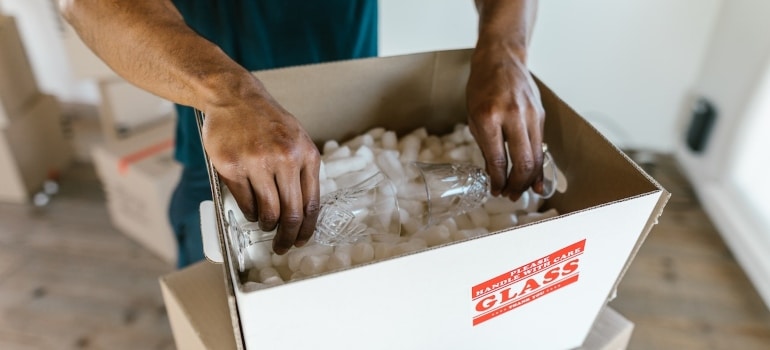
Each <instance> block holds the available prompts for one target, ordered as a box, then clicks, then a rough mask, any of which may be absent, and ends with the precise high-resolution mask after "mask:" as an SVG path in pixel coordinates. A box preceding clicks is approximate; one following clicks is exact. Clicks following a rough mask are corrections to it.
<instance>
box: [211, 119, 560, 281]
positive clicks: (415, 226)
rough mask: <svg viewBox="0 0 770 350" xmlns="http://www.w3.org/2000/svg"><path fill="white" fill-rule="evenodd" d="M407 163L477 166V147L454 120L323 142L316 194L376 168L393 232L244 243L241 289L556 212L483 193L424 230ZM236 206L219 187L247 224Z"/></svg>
mask: <svg viewBox="0 0 770 350" xmlns="http://www.w3.org/2000/svg"><path fill="white" fill-rule="evenodd" d="M414 161H420V162H429V163H473V164H474V165H476V166H479V167H482V168H483V167H484V158H483V156H482V153H481V150H480V149H479V147H478V145H477V144H476V142H475V140H474V138H473V136H472V135H471V133H470V131H469V129H468V127H467V126H466V125H463V124H458V125H456V126H455V128H454V131H453V132H452V133H450V134H447V135H444V136H440V137H439V136H436V135H429V134H428V133H427V131H426V130H425V129H424V128H420V129H417V130H414V131H413V132H411V133H410V134H408V135H405V136H403V137H401V138H400V139H399V138H397V136H396V133H395V132H393V131H389V130H385V129H383V128H375V129H372V130H369V131H368V132H367V133H365V134H362V135H359V136H357V137H355V138H353V139H351V140H350V141H347V142H345V143H342V144H339V143H338V142H336V141H328V142H326V143H325V144H324V146H323V151H322V162H321V168H320V187H321V195H322V196H323V195H324V194H327V193H330V192H332V191H335V190H337V189H338V188H344V187H346V186H351V185H353V184H355V183H356V181H361V180H363V179H366V178H367V177H369V176H371V175H372V174H374V173H376V172H377V171H381V172H382V173H384V174H385V175H386V176H387V177H388V178H389V179H391V181H392V182H393V184H394V185H395V187H396V189H397V197H398V206H399V212H398V216H399V218H400V221H401V232H400V235H396V234H390V235H389V234H385V235H372V236H370V237H365V238H362V239H360V240H359V241H357V242H354V243H351V244H343V245H336V246H327V245H322V244H318V243H315V242H313V241H312V240H311V243H308V244H307V245H306V246H304V247H301V248H292V249H291V250H290V251H289V252H288V253H286V254H285V255H277V254H275V253H273V252H272V251H271V250H270V244H263V245H262V246H261V247H259V248H257V247H250V248H249V249H246V251H247V252H248V255H249V259H248V260H249V263H248V265H247V266H246V267H247V270H246V273H245V275H244V276H245V278H246V281H247V282H246V283H245V288H246V290H256V289H261V288H265V287H269V286H275V285H280V284H283V283H286V282H288V281H292V280H296V279H299V278H303V277H306V276H312V275H318V274H323V273H327V272H331V271H335V270H339V269H344V268H349V267H351V266H356V265H360V264H365V263H369V262H372V261H377V260H382V259H387V258H390V257H394V256H398V255H402V254H406V253H412V252H416V251H420V250H422V249H426V248H428V247H434V246H439V245H442V244H446V243H450V242H454V241H459V240H464V239H469V238H473V237H476V236H480V235H484V234H487V233H489V232H494V231H498V230H503V229H507V228H511V227H513V226H517V225H522V224H527V223H532V222H536V221H539V220H543V219H546V218H550V217H555V216H557V215H558V212H556V210H554V209H549V210H547V211H544V212H539V211H538V210H539V208H540V207H541V206H542V204H543V202H544V200H543V199H542V198H541V197H540V196H539V195H538V194H536V193H535V192H533V191H532V190H529V191H527V192H525V193H524V194H523V195H522V196H521V198H519V199H518V200H517V201H515V202H513V201H510V200H509V199H507V198H502V197H493V196H491V195H489V196H488V198H487V199H486V201H485V202H484V204H483V205H482V207H480V208H477V209H474V210H472V211H470V212H467V213H465V214H463V215H459V216H455V217H453V218H450V219H447V220H445V221H443V222H441V223H440V224H437V225H433V226H428V227H424V226H422V225H421V224H420V223H419V222H418V221H417V220H416V219H414V218H415V217H418V216H420V214H421V213H422V211H424V210H425V208H426V203H424V202H420V201H419V200H418V199H417V198H419V196H415V193H420V191H424V189H421V188H420V186H422V185H421V184H419V183H418V182H417V181H416V180H417V177H418V176H420V175H419V173H418V172H416V171H414V170H412V169H411V168H410V167H408V166H406V165H407V164H410V163H411V162H414ZM237 208H238V207H237V205H236V204H235V201H234V199H233V198H232V195H230V194H229V193H228V192H227V191H225V210H229V209H232V210H233V211H235V212H237V214H236V216H238V222H239V223H243V224H245V225H254V224H253V223H247V222H246V220H245V219H244V218H243V216H242V214H241V213H240V211H239V210H238V209H237Z"/></svg>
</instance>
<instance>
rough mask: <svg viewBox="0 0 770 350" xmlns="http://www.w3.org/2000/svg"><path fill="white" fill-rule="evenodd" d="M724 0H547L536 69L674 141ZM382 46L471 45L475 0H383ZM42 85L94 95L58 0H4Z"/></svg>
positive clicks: (589, 106) (591, 104)
mask: <svg viewBox="0 0 770 350" xmlns="http://www.w3.org/2000/svg"><path fill="white" fill-rule="evenodd" d="M756 1H761V0H756ZM721 2H722V0H676V1H671V0H634V1H616V0H583V1H541V2H540V12H539V15H538V22H537V26H536V29H535V34H534V39H533V47H532V51H531V58H530V62H531V67H532V70H533V71H534V72H535V73H536V74H538V75H539V76H540V77H541V78H542V79H543V80H545V81H546V82H547V83H548V84H549V85H550V86H551V87H552V88H554V89H555V90H556V91H557V93H559V94H560V95H561V96H562V97H563V98H564V99H565V100H566V101H567V102H568V103H570V104H571V105H572V106H573V107H575V108H576V109H577V110H578V111H579V112H580V113H582V114H583V115H585V116H586V117H587V118H588V119H589V120H591V121H592V122H594V124H595V125H597V127H599V129H600V130H602V131H603V132H604V133H605V134H606V135H607V136H608V137H610V138H611V139H612V140H613V141H615V142H616V143H618V144H620V145H622V146H630V147H639V148H646V149H653V150H661V151H671V150H672V149H673V145H674V144H675V140H676V138H677V137H678V136H679V135H678V131H676V128H675V126H676V118H675V117H676V116H677V115H678V114H680V111H681V108H682V103H683V102H682V101H683V100H684V99H685V97H686V96H687V92H688V89H689V88H690V87H691V85H692V83H693V82H694V81H695V80H696V75H697V72H699V67H700V63H701V60H702V58H703V57H704V56H705V55H704V54H705V50H706V45H707V38H708V36H709V34H710V32H711V27H712V25H713V23H714V21H715V15H716V13H717V10H718V8H719V4H720V3H721ZM379 5H380V54H381V55H382V56H389V55H396V54H406V53H412V52H421V51H430V50H441V49H454V48H466V47H472V46H474V44H475V40H476V27H477V15H476V10H475V7H474V5H473V0H421V1H410V0H380V2H379ZM3 10H4V11H6V12H8V13H10V14H13V15H16V17H17V20H18V21H19V23H20V26H21V27H22V28H21V31H22V35H23V36H24V40H25V44H26V45H27V49H28V53H29V55H30V58H31V61H32V64H33V67H34V69H35V72H36V73H37V77H38V81H39V83H40V85H41V87H42V88H43V90H45V91H47V92H50V93H53V94H56V95H57V96H59V98H61V99H63V100H65V101H81V102H96V101H97V100H98V93H97V92H96V91H95V89H94V85H93V84H92V83H91V82H89V81H87V80H82V79H76V78H75V77H74V76H73V75H74V74H73V71H72V69H71V65H70V64H69V62H68V56H67V55H66V54H65V52H64V48H63V44H62V41H61V33H60V28H59V26H60V24H59V22H58V20H57V17H56V14H55V12H54V0H3Z"/></svg>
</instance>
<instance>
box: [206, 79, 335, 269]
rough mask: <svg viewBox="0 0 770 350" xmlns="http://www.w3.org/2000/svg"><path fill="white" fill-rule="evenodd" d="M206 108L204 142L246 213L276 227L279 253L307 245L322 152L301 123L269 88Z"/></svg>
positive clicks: (314, 215)
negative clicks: (319, 151) (273, 97)
mask: <svg viewBox="0 0 770 350" xmlns="http://www.w3.org/2000/svg"><path fill="white" fill-rule="evenodd" d="M255 82H256V81H255ZM205 112H206V121H205V123H204V125H203V144H204V145H205V148H206V151H207V153H208V155H209V157H210V159H211V162H212V163H213V164H214V167H216V169H217V172H218V173H219V175H220V178H221V179H222V182H224V183H225V185H227V188H228V189H230V192H231V193H232V194H233V197H235V200H236V201H237V202H238V206H239V207H240V209H241V211H242V212H243V214H244V216H245V217H246V218H247V219H248V220H250V221H258V222H259V227H260V229H262V230H264V231H272V230H274V229H275V228H276V225H277V226H278V232H277V234H276V236H275V239H274V240H273V250H274V251H275V252H276V253H278V254H284V253H286V252H287V251H288V250H289V248H291V246H292V245H294V246H297V247H299V246H302V245H304V244H305V243H307V242H308V240H310V237H311V236H312V234H313V231H314V229H315V223H316V219H317V217H318V210H319V196H320V194H319V192H320V190H319V184H318V172H319V166H320V155H319V153H318V149H317V148H316V146H315V145H314V144H313V142H312V140H311V139H310V137H309V136H308V134H307V133H306V132H305V130H304V129H303V128H302V126H301V125H300V124H299V122H298V121H297V120H296V119H295V118H294V117H293V116H292V115H291V114H289V113H288V112H287V111H286V110H284V109H283V108H282V107H281V106H280V105H278V103H277V102H276V101H275V100H273V99H272V98H270V96H269V95H267V93H266V92H264V93H259V94H256V95H254V96H250V97H249V96H246V97H244V98H241V99H240V100H236V101H233V103H232V104H225V105H220V106H216V107H213V108H209V109H208V110H206V111H205Z"/></svg>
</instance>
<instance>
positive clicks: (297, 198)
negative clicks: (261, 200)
mask: <svg viewBox="0 0 770 350" xmlns="http://www.w3.org/2000/svg"><path fill="white" fill-rule="evenodd" d="M275 180H276V183H277V184H278V196H279V202H280V204H281V214H280V218H279V223H278V232H277V234H276V236H275V239H274V240H273V250H274V251H275V252H276V253H278V254H283V253H285V252H286V251H288V250H289V248H291V246H292V245H294V243H295V242H296V241H297V235H298V234H299V228H300V226H301V225H302V221H303V218H304V215H303V209H302V202H303V200H302V187H301V186H300V179H299V171H294V170H288V171H286V170H284V171H282V172H280V173H278V174H276V179H275Z"/></svg>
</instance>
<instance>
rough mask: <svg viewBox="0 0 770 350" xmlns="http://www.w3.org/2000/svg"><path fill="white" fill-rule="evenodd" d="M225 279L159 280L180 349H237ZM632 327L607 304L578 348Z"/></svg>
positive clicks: (585, 349) (602, 343) (602, 346)
mask: <svg viewBox="0 0 770 350" xmlns="http://www.w3.org/2000/svg"><path fill="white" fill-rule="evenodd" d="M223 281H224V275H223V272H222V268H221V267H220V266H217V265H214V264H212V263H211V262H208V261H203V262H199V263H197V264H195V265H192V266H190V267H188V268H185V269H184V270H181V271H176V272H173V273H171V274H168V275H166V276H163V277H162V278H161V279H160V285H161V290H162V292H163V300H164V302H165V304H166V312H167V313H168V318H169V322H170V323H171V330H172V331H173V333H174V341H175V342H176V347H177V349H179V350H214V349H216V350H229V349H236V346H235V337H234V336H233V328H232V327H231V326H230V311H229V310H228V307H227V296H226V294H225V286H224V284H223V283H222V282H223ZM633 329H634V324H633V323H631V322H630V321H629V320H627V319H626V318H625V317H623V315H621V314H619V313H618V312H617V311H615V310H613V309H612V308H610V307H605V308H604V309H603V310H602V311H601V313H600V314H599V317H598V318H597V320H596V323H595V324H594V326H593V328H592V329H591V332H590V333H589V334H588V337H587V338H586V341H585V343H583V345H582V346H580V348H579V350H623V349H626V347H627V346H628V341H629V339H630V338H631V333H632V332H633ZM298 333H301V331H298ZM317 348H319V349H324V348H323V347H320V346H319V347H317ZM366 348H367V347H361V349H366Z"/></svg>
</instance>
